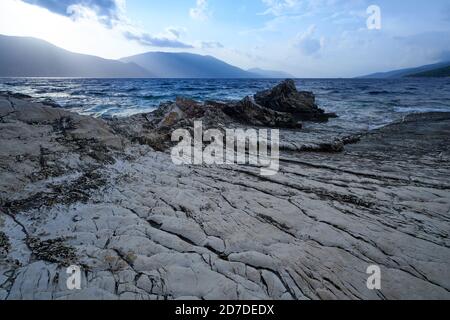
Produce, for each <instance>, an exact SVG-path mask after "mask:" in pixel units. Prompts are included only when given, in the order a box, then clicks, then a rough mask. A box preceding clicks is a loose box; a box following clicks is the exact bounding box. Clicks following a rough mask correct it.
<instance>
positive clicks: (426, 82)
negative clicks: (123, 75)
mask: <svg viewBox="0 0 450 320" xmlns="http://www.w3.org/2000/svg"><path fill="white" fill-rule="evenodd" d="M281 81H282V79H72V78H71V79H68V78H0V91H12V92H16V93H23V94H27V95H30V96H32V97H34V98H36V99H38V100H39V99H47V98H51V99H52V100H54V101H55V102H56V103H58V104H59V105H61V106H62V107H63V108H66V109H69V110H72V111H74V112H78V113H80V114H85V115H92V116H95V117H124V116H128V115H132V114H137V113H143V112H150V111H153V110H155V109H156V108H158V106H159V105H160V103H162V102H167V101H174V100H175V99H176V97H178V96H180V97H186V98H191V99H194V100H198V101H205V100H216V101H225V102H226V101H233V100H240V99H243V98H244V97H246V96H248V95H253V94H255V93H256V92H258V91H261V90H265V89H269V88H272V87H273V86H275V85H276V84H278V83H280V82H281ZM295 81H296V85H297V88H298V89H299V90H306V91H312V92H313V93H314V94H315V95H316V99H317V103H318V105H319V106H320V107H321V108H323V109H325V110H326V111H327V112H335V113H336V114H337V115H338V116H339V118H337V119H333V120H332V121H330V124H328V125H331V126H339V127H347V128H352V129H355V130H371V129H374V128H378V127H382V126H384V125H387V124H389V123H391V122H394V121H398V120H400V119H402V118H404V117H405V116H406V115H407V114H410V113H421V112H431V111H437V112H444V111H448V112H450V79H449V78H442V79H428V78H405V79H297V80H295Z"/></svg>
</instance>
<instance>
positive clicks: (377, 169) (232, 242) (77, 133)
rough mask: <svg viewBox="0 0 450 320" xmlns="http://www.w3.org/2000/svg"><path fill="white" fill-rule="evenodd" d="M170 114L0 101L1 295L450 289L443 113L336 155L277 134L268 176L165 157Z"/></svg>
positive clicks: (448, 120)
mask: <svg viewBox="0 0 450 320" xmlns="http://www.w3.org/2000/svg"><path fill="white" fill-rule="evenodd" d="M190 103H191V102H189V103H188V102H181V103H179V107H180V106H184V105H186V104H187V105H189V106H191V104H190ZM199 106H200V107H203V105H199ZM193 107H194V109H193V110H197V109H196V108H197V106H196V105H194V106H193ZM167 108H168V109H167V110H165V109H164V112H162V113H161V114H159V115H153V116H149V115H148V114H144V115H143V114H139V115H135V116H131V117H128V118H126V119H118V120H115V121H107V120H102V119H96V118H93V117H89V116H82V115H78V114H75V113H72V112H70V111H67V110H65V109H56V108H52V107H49V106H44V105H42V104H39V103H33V102H30V101H26V100H23V99H18V98H15V97H12V96H11V97H5V96H0V141H1V145H2V149H1V150H0V175H1V177H2V179H0V180H1V182H0V196H1V214H0V299H77V298H84V299H119V298H120V299H139V298H141V299H164V298H165V299H177V298H187V299H253V298H257V299H276V300H278V299H299V300H302V299H326V300H327V299H418V298H420V299H448V298H450V282H449V281H448V279H450V267H449V262H448V261H450V242H449V234H448V223H449V219H450V216H449V214H450V191H449V190H450V185H449V184H448V182H447V178H446V177H448V176H450V165H449V164H448V161H446V159H448V158H449V156H450V143H448V142H450V141H449V137H450V113H428V114H420V115H413V116H410V117H407V118H406V119H405V121H403V122H400V123H394V124H391V125H388V126H386V127H383V128H380V129H376V130H373V131H370V132H368V133H367V134H365V135H363V136H361V137H359V139H356V140H354V141H353V140H352V141H348V142H349V143H347V144H345V147H343V148H342V149H341V148H339V150H332V149H333V146H334V145H333V142H334V141H336V139H338V140H339V139H341V141H340V143H342V139H343V137H341V136H336V135H333V133H332V132H331V133H330V132H327V131H326V130H324V131H323V132H320V131H319V132H302V130H301V129H299V130H283V129H282V130H281V140H282V141H285V142H286V143H285V147H286V148H284V149H283V148H282V150H283V152H282V156H281V159H280V162H281V172H280V173H279V174H278V175H276V176H274V177H270V178H267V177H266V178H263V177H261V176H259V175H258V173H257V169H256V168H252V167H248V166H175V165H173V164H172V162H171V160H170V156H169V155H168V154H167V152H158V151H155V148H154V147H155V141H156V142H157V144H163V148H162V150H167V149H165V147H164V143H165V142H164V141H165V140H161V139H160V138H158V139H159V140H158V139H156V138H155V137H154V136H152V134H154V133H155V131H154V124H153V122H154V123H157V124H159V123H160V122H161V121H162V120H167V118H166V116H167V115H168V114H170V112H169V111H170V110H173V109H170V108H173V105H170V106H168V107H167ZM188 110H192V109H188ZM245 114H247V113H245ZM219 116H221V117H222V115H221V114H219ZM272 116H277V117H278V116H279V115H277V114H274V113H270V117H272ZM152 117H154V118H152ZM270 117H269V118H264V119H265V120H264V121H272V119H273V118H270ZM161 119H162V120H161ZM205 119H206V120H208V119H210V118H205ZM212 119H216V118H212ZM221 119H228V118H221ZM249 119H250V120H251V121H254V120H255V119H260V118H258V116H257V117H255V118H249ZM149 121H150V122H149ZM152 121H153V122H152ZM279 121H281V123H283V124H287V123H290V122H289V121H290V120H289V119H287V118H282V119H279ZM224 124H226V123H224ZM171 125H172V124H171ZM318 126H320V125H318ZM169 128H173V126H169ZM158 130H159V129H158ZM164 132H165V131H164ZM157 133H158V135H160V134H161V131H157ZM139 137H140V138H139ZM152 139H156V140H152ZM283 139H284V140H283ZM299 141H301V143H299ZM350 142H351V143H350ZM152 145H153V148H152ZM302 146H303V150H302ZM308 146H309V148H308ZM314 146H315V147H314ZM288 147H289V148H288ZM311 147H312V148H311ZM315 151H321V152H315ZM330 151H333V152H330ZM336 151H337V152H336ZM70 264H75V265H80V266H82V268H83V270H84V271H85V276H84V277H83V281H82V290H80V291H75V292H74V291H70V290H67V289H66V287H65V277H66V273H65V271H66V270H65V268H66V267H67V266H68V265H70ZM374 264H375V265H379V266H381V270H382V279H383V282H382V290H381V291H371V290H368V289H367V288H366V280H367V275H366V273H365V272H366V269H367V267H368V266H369V265H374ZM405 288H408V290H405Z"/></svg>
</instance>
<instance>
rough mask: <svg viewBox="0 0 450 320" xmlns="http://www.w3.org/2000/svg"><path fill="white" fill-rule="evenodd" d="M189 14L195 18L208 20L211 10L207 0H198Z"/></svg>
mask: <svg viewBox="0 0 450 320" xmlns="http://www.w3.org/2000/svg"><path fill="white" fill-rule="evenodd" d="M189 15H190V16H191V18H192V19H194V20H199V21H205V20H208V19H209V17H210V15H211V12H210V11H209V9H208V1H207V0H197V2H196V6H195V7H194V8H191V9H190V10H189Z"/></svg>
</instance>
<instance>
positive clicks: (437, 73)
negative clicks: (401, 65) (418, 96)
mask: <svg viewBox="0 0 450 320" xmlns="http://www.w3.org/2000/svg"><path fill="white" fill-rule="evenodd" d="M408 77H416V78H446V77H450V65H449V66H447V67H444V68H438V69H433V70H430V71H424V72H419V73H414V74H410V75H408Z"/></svg>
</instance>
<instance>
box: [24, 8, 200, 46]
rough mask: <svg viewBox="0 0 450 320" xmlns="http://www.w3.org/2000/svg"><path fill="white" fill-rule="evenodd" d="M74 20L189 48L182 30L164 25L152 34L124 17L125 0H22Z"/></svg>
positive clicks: (146, 42)
mask: <svg viewBox="0 0 450 320" xmlns="http://www.w3.org/2000/svg"><path fill="white" fill-rule="evenodd" d="M22 1H24V2H26V3H29V4H32V5H36V6H39V7H42V8H45V9H47V10H49V11H50V12H53V13H56V14H59V15H62V16H66V17H69V18H71V19H73V20H75V21H79V20H89V21H98V22H100V23H101V24H103V25H105V26H106V27H108V28H110V29H117V30H120V31H121V32H122V35H123V36H124V37H125V38H126V39H128V40H132V41H137V42H138V43H140V44H141V45H144V46H150V47H163V48H177V49H178V48H184V49H188V48H193V46H192V45H190V44H186V43H184V42H182V41H181V40H180V35H181V32H182V30H181V29H177V28H167V29H166V30H165V32H164V33H162V34H159V35H152V34H149V33H147V32H144V31H142V30H139V28H137V27H135V26H134V25H133V24H132V23H131V22H130V21H129V20H128V19H127V17H126V9H125V8H126V0H22Z"/></svg>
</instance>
